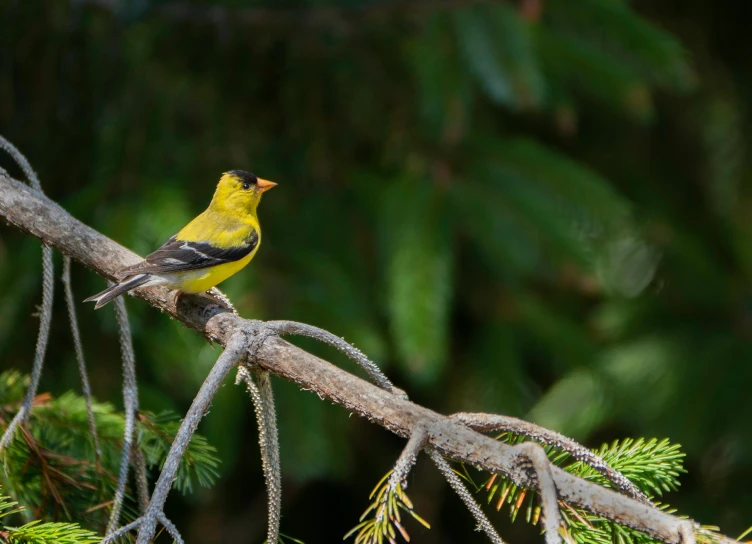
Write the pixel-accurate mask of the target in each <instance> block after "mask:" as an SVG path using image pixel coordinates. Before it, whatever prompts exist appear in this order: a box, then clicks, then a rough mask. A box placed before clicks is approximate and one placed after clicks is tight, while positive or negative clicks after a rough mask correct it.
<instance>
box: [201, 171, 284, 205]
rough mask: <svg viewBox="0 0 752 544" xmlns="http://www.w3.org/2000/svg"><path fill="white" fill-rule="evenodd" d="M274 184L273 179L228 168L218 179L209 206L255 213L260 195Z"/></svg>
mask: <svg viewBox="0 0 752 544" xmlns="http://www.w3.org/2000/svg"><path fill="white" fill-rule="evenodd" d="M275 185H277V184H276V183H274V182H273V181H267V180H265V179H261V178H259V177H256V176H255V175H254V174H251V173H250V172H246V171H245V170H230V171H229V172H225V173H224V174H222V177H221V178H220V179H219V183H218V184H217V190H216V191H215V192H214V198H213V199H212V203H211V206H212V207H215V208H221V209H226V210H230V211H234V212H243V211H245V212H247V213H251V214H252V213H256V207H257V206H258V203H259V202H260V201H261V195H262V194H263V193H264V192H265V191H268V190H269V189H271V188H272V187H274V186H275Z"/></svg>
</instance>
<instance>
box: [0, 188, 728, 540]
mask: <svg viewBox="0 0 752 544" xmlns="http://www.w3.org/2000/svg"><path fill="white" fill-rule="evenodd" d="M0 215H2V216H3V217H4V218H5V219H6V220H7V221H8V222H9V223H11V224H12V225H15V226H16V227H18V228H19V229H21V230H23V231H25V232H28V233H30V234H32V235H34V236H36V237H37V238H40V239H42V241H43V242H44V243H45V244H46V245H49V246H52V247H55V248H57V249H58V250H60V251H62V252H63V253H64V254H66V255H70V256H71V257H72V258H74V259H76V260H77V261H79V262H81V263H83V264H84V265H86V266H87V267H89V268H91V269H93V270H94V271H96V272H97V273H99V274H101V275H103V276H105V277H107V278H114V274H115V272H116V271H117V270H118V269H119V268H120V267H122V266H124V265H128V264H134V263H135V262H137V261H138V260H139V258H138V256H137V255H136V254H134V253H133V252H131V251H129V250H127V249H125V248H123V247H122V246H120V245H119V244H117V243H115V242H113V241H112V240H110V239H108V238H107V237H105V236H103V235H102V234H100V233H98V232H96V231H95V230H93V229H91V228H89V227H87V226H86V225H84V224H83V223H81V222H80V221H78V220H76V219H75V218H73V217H72V216H70V215H69V214H68V213H67V212H66V211H65V210H64V209H63V208H61V207H60V206H59V205H58V204H56V203H55V202H53V201H51V200H50V199H48V198H47V197H45V196H44V195H42V194H40V193H38V192H35V191H33V190H32V189H30V188H29V187H26V186H24V185H23V184H22V183H20V182H18V181H15V180H13V179H11V178H9V177H7V175H2V174H0ZM134 295H135V296H137V297H139V298H142V299H144V300H146V301H147V302H148V303H149V304H151V305H152V306H154V307H156V308H158V309H159V310H161V311H163V312H165V313H167V314H168V315H170V316H171V317H173V318H175V319H178V320H180V321H181V322H182V323H184V324H185V325H186V326H188V327H190V328H192V329H194V330H196V331H198V332H199V333H200V334H202V335H203V336H204V337H205V338H207V339H209V340H211V341H214V342H218V343H220V344H222V345H227V343H228V342H229V341H230V339H231V338H233V337H234V336H235V335H236V333H238V332H241V331H247V330H249V327H252V326H254V325H253V322H249V321H247V320H244V319H242V318H240V317H239V316H237V315H233V314H232V313H230V312H228V311H226V310H223V309H221V308H218V307H216V306H213V305H212V304H211V303H210V302H209V301H207V300H206V299H204V298H202V297H195V296H186V297H180V298H179V299H178V306H176V305H175V302H174V300H173V296H172V295H171V293H170V292H169V291H168V290H167V289H165V288H158V287H154V288H146V289H143V288H142V289H138V290H136V292H135V293H134ZM269 332H270V331H269V330H268V329H264V328H263V327H258V326H256V333H255V334H256V338H255V342H256V345H257V346H258V349H257V350H255V356H254V357H253V359H254V361H255V363H256V364H258V365H259V366H260V367H261V368H262V369H264V370H267V371H269V372H271V373H273V374H276V375H277V376H280V377H282V378H284V379H286V380H289V381H292V382H295V383H296V384H298V385H300V386H301V387H303V388H304V389H307V390H311V391H313V392H315V393H316V394H317V395H319V396H320V397H322V398H325V399H328V400H330V401H332V402H334V403H337V404H340V405H341V406H343V407H344V408H345V409H347V410H348V411H350V412H353V413H357V414H360V415H361V416H364V417H366V418H367V419H369V420H370V421H372V422H374V423H377V424H379V425H381V426H382V427H384V428H386V429H388V430H389V431H391V432H394V433H396V434H398V435H399V436H402V437H408V436H410V433H411V431H412V430H413V429H415V428H417V427H418V426H419V425H421V426H423V427H424V428H426V429H429V435H428V445H429V446H430V447H431V448H432V449H434V450H436V451H438V452H439V453H440V454H441V455H443V456H445V457H449V458H452V459H454V460H457V461H462V462H465V463H469V464H471V465H473V466H475V467H477V468H480V469H482V470H485V471H488V472H492V473H495V472H500V473H503V474H504V475H505V476H506V477H507V478H509V479H510V480H511V481H512V482H514V483H515V484H517V485H520V486H523V487H528V488H531V487H536V488H540V485H539V482H538V480H537V478H536V475H535V472H534V471H533V470H531V469H530V467H526V466H524V465H522V464H521V463H519V452H518V451H515V449H514V447H513V446H509V445H507V444H504V443H501V442H499V441H497V440H494V439H493V438H490V437H488V436H484V435H482V434H480V433H478V432H476V431H474V430H472V429H470V428H468V427H467V426H466V425H464V424H462V423H461V422H459V421H456V420H452V419H450V418H448V417H446V416H443V415H441V414H438V413H436V412H433V411H431V410H429V409H427V408H424V407H422V406H420V405H417V404H415V403H412V402H410V401H408V400H406V399H404V398H401V397H400V396H399V395H394V394H391V393H389V392H387V391H385V390H383V389H381V388H379V387H376V386H375V385H372V384H370V383H368V382H366V381H365V380H362V379H360V378H358V377H356V376H354V375H352V374H350V373H348V372H346V371H344V370H342V369H340V368H338V367H336V366H334V365H332V364H331V363H328V362H327V361H324V360H322V359H319V358H318V357H315V356H314V355H312V354H310V353H308V352H306V351H304V350H302V349H300V348H297V347H296V346H294V345H292V344H290V343H288V342H286V341H284V340H282V339H281V338H279V337H278V336H276V335H270V334H269ZM252 342H253V340H252ZM217 366H219V365H216V366H215V369H216V368H217ZM228 371H229V369H228ZM207 379H208V378H207ZM186 419H187V418H186ZM197 423H198V421H196V424H197ZM176 442H177V439H176ZM165 466H167V464H166V465H165ZM165 474H166V472H163V473H162V477H164V476H165ZM162 477H160V481H162ZM550 478H551V481H552V482H553V484H554V486H555V488H556V491H557V494H558V497H559V500H561V501H564V502H567V503H569V504H571V505H573V506H576V507H579V508H583V509H585V510H588V511H590V512H592V513H594V514H596V515H599V516H602V517H604V518H606V519H609V520H612V521H615V522H617V523H620V524H622V525H625V526H628V527H631V528H633V529H636V530H638V531H642V532H644V533H646V534H647V535H649V536H651V537H653V538H656V539H659V540H662V541H664V542H667V543H672V544H674V543H675V544H688V543H689V542H691V541H693V540H694V538H693V536H694V530H693V526H692V524H691V522H690V521H688V520H683V519H679V518H677V517H675V516H671V515H669V514H667V513H665V512H662V511H660V510H657V509H655V508H652V507H650V506H648V505H645V504H641V503H640V502H638V501H636V500H634V499H632V498H630V497H626V496H624V495H621V494H619V493H617V492H615V491H612V490H610V489H606V488H604V487H601V486H599V485H597V484H594V483H591V482H588V481H586V480H584V479H582V478H578V477H576V476H574V475H572V474H569V473H567V472H565V471H563V470H561V469H559V468H558V467H553V466H552V467H550ZM157 486H158V487H160V483H159V482H158V483H157ZM160 489H161V487H160ZM155 496H156V492H155ZM164 496H165V497H166V493H165V494H164ZM154 501H155V497H152V503H153V502H154ZM151 507H152V504H150V508H151ZM710 538H711V539H714V540H716V541H718V542H725V543H730V542H735V541H733V540H732V539H729V538H727V537H724V536H721V535H712V536H711V537H710ZM140 542H143V540H140Z"/></svg>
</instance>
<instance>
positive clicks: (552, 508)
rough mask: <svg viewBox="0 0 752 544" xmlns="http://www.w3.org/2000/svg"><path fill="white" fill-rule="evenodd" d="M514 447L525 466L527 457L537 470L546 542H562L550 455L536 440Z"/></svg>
mask: <svg viewBox="0 0 752 544" xmlns="http://www.w3.org/2000/svg"><path fill="white" fill-rule="evenodd" d="M514 449H515V450H516V451H517V452H518V453H519V459H520V460H521V465H522V466H524V463H522V460H524V459H527V461H528V462H529V463H530V465H531V466H532V467H533V470H534V471H535V478H536V479H537V480H538V492H539V493H540V496H541V508H542V510H543V529H544V530H545V532H546V544H560V543H561V535H559V527H560V526H561V512H559V502H558V494H557V492H556V485H555V484H554V478H553V475H552V474H551V466H552V465H551V463H549V461H548V456H547V455H546V452H545V451H544V450H543V447H542V446H541V445H540V444H536V443H535V442H523V443H522V444H518V445H516V446H514Z"/></svg>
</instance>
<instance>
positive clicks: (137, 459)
mask: <svg viewBox="0 0 752 544" xmlns="http://www.w3.org/2000/svg"><path fill="white" fill-rule="evenodd" d="M138 442H139V441H138V439H136V440H134V441H133V451H132V454H131V458H132V459H133V463H132V464H133V472H134V473H135V475H136V493H138V511H139V513H140V514H141V515H143V514H145V513H146V507H147V506H149V480H148V478H147V475H146V458H145V457H144V452H143V451H142V450H141V447H140V446H139V444H138Z"/></svg>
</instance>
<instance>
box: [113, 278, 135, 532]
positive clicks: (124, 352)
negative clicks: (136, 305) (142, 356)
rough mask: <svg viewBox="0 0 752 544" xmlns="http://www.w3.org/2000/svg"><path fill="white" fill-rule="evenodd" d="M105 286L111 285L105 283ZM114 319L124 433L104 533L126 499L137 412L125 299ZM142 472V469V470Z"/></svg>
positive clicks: (117, 303)
mask: <svg viewBox="0 0 752 544" xmlns="http://www.w3.org/2000/svg"><path fill="white" fill-rule="evenodd" d="M107 284H108V286H111V285H113V283H112V282H107ZM115 317H116V319H117V324H118V329H119V331H120V334H119V338H120V353H121V356H122V358H123V407H124V410H125V431H124V433H123V452H122V454H121V457H120V472H119V474H118V483H117V488H116V490H115V498H114V499H113V501H112V513H111V514H110V521H109V522H108V523H107V531H106V534H110V533H111V532H112V531H114V530H115V529H116V528H117V526H118V522H119V521H120V510H121V509H122V507H123V499H124V498H125V486H126V484H127V483H128V469H129V468H130V463H131V452H132V451H133V447H134V444H133V442H134V440H133V439H134V436H135V432H136V413H137V412H138V384H137V383H136V355H135V353H134V352H133V340H132V339H131V327H130V324H129V323H128V312H127V311H126V309H125V299H124V297H118V298H116V299H115ZM144 470H145V469H144Z"/></svg>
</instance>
